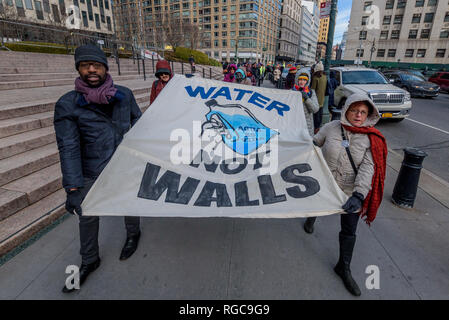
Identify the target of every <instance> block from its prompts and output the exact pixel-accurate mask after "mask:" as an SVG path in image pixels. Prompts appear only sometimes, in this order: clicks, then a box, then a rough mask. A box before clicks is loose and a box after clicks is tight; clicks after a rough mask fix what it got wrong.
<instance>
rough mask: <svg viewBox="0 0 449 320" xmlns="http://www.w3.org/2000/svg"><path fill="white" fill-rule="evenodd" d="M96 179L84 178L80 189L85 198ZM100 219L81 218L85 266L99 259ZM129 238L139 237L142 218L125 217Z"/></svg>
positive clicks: (81, 239)
mask: <svg viewBox="0 0 449 320" xmlns="http://www.w3.org/2000/svg"><path fill="white" fill-rule="evenodd" d="M94 182H95V179H91V178H84V188H82V189H80V191H81V194H82V195H83V198H84V197H85V196H86V195H87V193H88V192H89V190H90V188H91V187H92V185H93V184H94ZM99 226H100V218H99V217H98V216H81V217H79V228H80V254H81V261H82V263H83V264H90V263H92V262H94V261H96V260H97V259H98V258H99V253H100V251H99V248H98V230H99ZM125 226H126V233H127V236H128V237H130V236H134V235H137V234H138V233H139V231H140V217H125Z"/></svg>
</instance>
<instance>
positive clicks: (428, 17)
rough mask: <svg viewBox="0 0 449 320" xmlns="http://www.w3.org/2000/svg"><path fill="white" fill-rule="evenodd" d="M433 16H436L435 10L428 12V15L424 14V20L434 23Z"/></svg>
mask: <svg viewBox="0 0 449 320" xmlns="http://www.w3.org/2000/svg"><path fill="white" fill-rule="evenodd" d="M433 16H434V13H433V12H429V13H426V15H425V16H424V22H425V23H432V22H433Z"/></svg>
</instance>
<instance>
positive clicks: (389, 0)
mask: <svg viewBox="0 0 449 320" xmlns="http://www.w3.org/2000/svg"><path fill="white" fill-rule="evenodd" d="M393 7H394V0H387V4H386V5H385V9H393Z"/></svg>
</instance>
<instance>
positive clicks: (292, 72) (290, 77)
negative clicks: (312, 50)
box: [285, 67, 297, 90]
mask: <svg viewBox="0 0 449 320" xmlns="http://www.w3.org/2000/svg"><path fill="white" fill-rule="evenodd" d="M296 71H297V70H296V68H295V67H291V68H290V69H289V70H288V74H287V78H286V80H285V89H287V90H291V89H292V88H293V86H294V85H295V78H296Z"/></svg>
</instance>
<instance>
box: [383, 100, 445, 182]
mask: <svg viewBox="0 0 449 320" xmlns="http://www.w3.org/2000/svg"><path fill="white" fill-rule="evenodd" d="M412 103H413V104H412V111H411V113H410V116H409V118H407V119H406V120H403V121H402V122H399V123H398V122H391V121H381V122H380V123H379V124H378V126H377V127H378V129H379V130H381V131H382V133H383V134H384V135H385V138H386V139H387V143H388V147H389V148H390V149H393V150H395V151H397V152H399V153H401V154H402V149H403V148H405V147H416V148H419V149H421V150H423V151H425V152H426V153H427V154H428V156H427V157H426V159H425V160H424V163H423V166H424V168H425V169H427V170H429V171H430V172H432V173H434V174H435V175H437V176H438V177H440V178H442V179H444V180H446V181H449V94H440V95H439V96H438V97H437V98H433V99H424V98H413V99H412Z"/></svg>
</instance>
